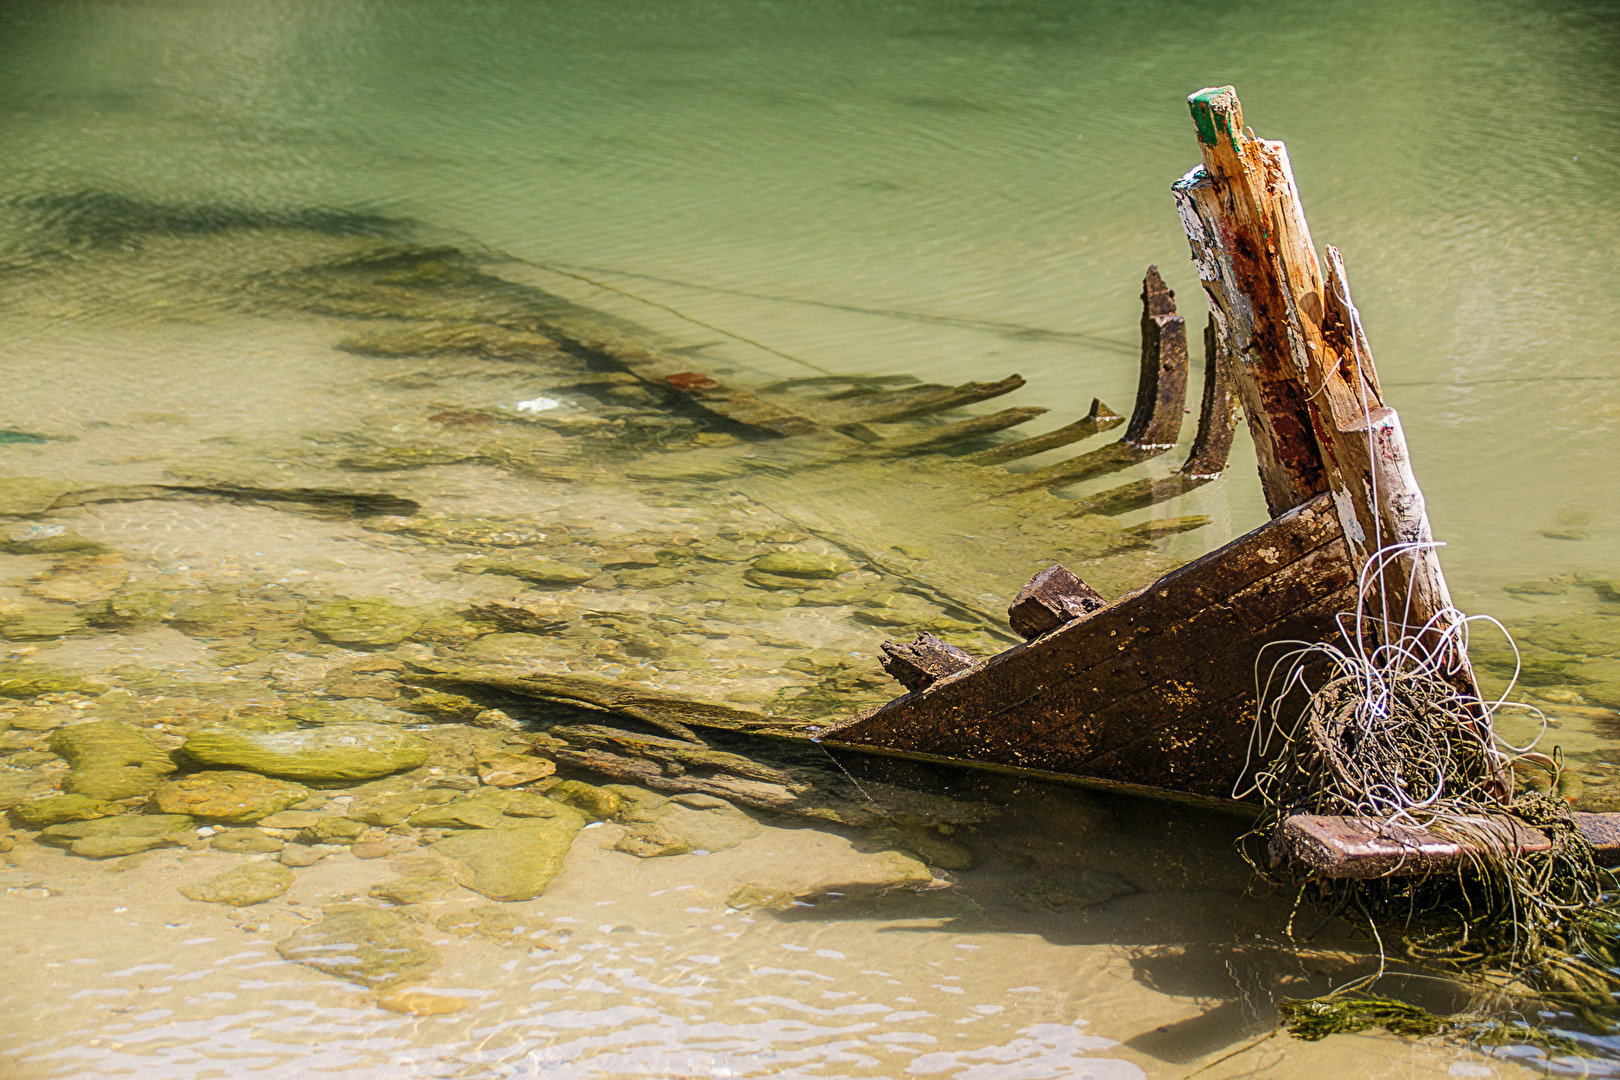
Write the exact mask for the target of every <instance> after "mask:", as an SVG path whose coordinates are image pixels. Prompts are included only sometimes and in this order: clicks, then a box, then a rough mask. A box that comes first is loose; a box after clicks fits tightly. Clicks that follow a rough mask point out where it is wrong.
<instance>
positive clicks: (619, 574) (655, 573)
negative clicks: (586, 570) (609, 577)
mask: <svg viewBox="0 0 1620 1080" xmlns="http://www.w3.org/2000/svg"><path fill="white" fill-rule="evenodd" d="M688 576H689V575H687V574H684V573H682V572H681V571H679V570H675V569H673V568H671V567H668V566H655V567H650V568H648V569H646V570H619V571H615V572H614V575H613V581H614V583H615V584H617V585H619V586H621V587H623V588H626V589H662V588H665V587H666V586H669V585H678V584H680V583H681V582H683V581H685V580H686V579H687V577H688Z"/></svg>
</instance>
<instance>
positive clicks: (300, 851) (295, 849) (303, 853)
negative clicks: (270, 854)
mask: <svg viewBox="0 0 1620 1080" xmlns="http://www.w3.org/2000/svg"><path fill="white" fill-rule="evenodd" d="M326 856H327V852H324V851H316V850H315V849H314V848H312V847H306V846H305V845H303V844H288V845H287V846H286V847H284V848H282V849H281V854H280V855H278V856H277V857H276V861H277V862H279V863H280V864H281V865H282V866H314V865H315V864H316V863H318V862H320V861H321V860H322V859H324V858H326Z"/></svg>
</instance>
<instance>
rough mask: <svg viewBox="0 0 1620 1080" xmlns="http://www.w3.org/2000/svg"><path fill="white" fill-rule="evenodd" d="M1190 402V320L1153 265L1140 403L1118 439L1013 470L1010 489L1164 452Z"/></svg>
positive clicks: (1147, 282)
mask: <svg viewBox="0 0 1620 1080" xmlns="http://www.w3.org/2000/svg"><path fill="white" fill-rule="evenodd" d="M1186 406H1187V324H1186V323H1185V322H1184V321H1183V320H1182V317H1181V316H1180V315H1177V314H1176V294H1175V293H1174V292H1173V291H1171V290H1170V288H1169V287H1168V286H1166V285H1165V283H1164V279H1163V278H1162V277H1160V276H1159V268H1158V267H1157V266H1150V267H1148V269H1147V275H1146V276H1145V277H1144V278H1143V279H1142V363H1141V370H1140V373H1139V375H1138V377H1137V382H1136V407H1135V408H1134V409H1133V410H1132V411H1131V420H1130V423H1129V425H1127V426H1126V428H1125V435H1124V437H1122V438H1121V439H1120V440H1119V441H1118V442H1116V443H1112V444H1110V445H1108V446H1105V447H1103V448H1102V449H1100V450H1093V451H1091V452H1090V453H1089V454H1081V455H1080V456H1079V457H1073V458H1069V459H1068V460H1067V461H1060V462H1057V463H1056V464H1054V465H1047V466H1045V467H1044V468H1040V469H1032V470H1031V471H1029V472H1024V473H1017V474H1015V475H1013V476H1012V477H1011V478H1010V479H1011V483H1010V485H1009V491H1013V492H1018V491H1033V490H1035V489H1036V488H1042V487H1063V486H1066V485H1069V484H1077V483H1079V482H1080V481H1082V480H1089V479H1091V478H1092V477H1096V476H1106V475H1107V474H1108V473H1111V472H1118V471H1120V470H1121V469H1128V468H1130V467H1131V466H1132V465H1136V464H1139V463H1141V462H1144V461H1146V460H1148V459H1149V458H1152V457H1157V456H1158V455H1160V454H1162V453H1164V452H1165V451H1167V450H1169V449H1171V448H1172V447H1174V446H1175V445H1176V440H1177V439H1178V438H1180V436H1181V420H1182V416H1183V415H1184V414H1185V412H1186Z"/></svg>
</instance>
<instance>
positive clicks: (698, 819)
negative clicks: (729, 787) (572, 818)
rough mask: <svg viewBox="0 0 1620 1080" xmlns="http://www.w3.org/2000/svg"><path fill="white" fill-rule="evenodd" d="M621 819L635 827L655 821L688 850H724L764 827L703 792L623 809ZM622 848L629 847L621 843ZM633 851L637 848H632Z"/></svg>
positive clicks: (633, 828)
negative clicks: (650, 804) (651, 804)
mask: <svg viewBox="0 0 1620 1080" xmlns="http://www.w3.org/2000/svg"><path fill="white" fill-rule="evenodd" d="M619 820H620V821H622V822H624V823H625V824H626V825H627V826H630V827H631V829H632V830H640V829H641V827H642V826H644V825H656V826H658V827H659V828H660V829H662V830H664V832H666V833H667V834H668V835H670V836H672V837H673V838H674V839H675V840H677V841H678V842H679V843H681V844H684V845H685V846H686V850H688V851H725V850H727V849H729V848H734V847H736V846H737V845H738V844H741V843H742V842H744V841H745V840H752V839H753V838H754V837H756V836H758V835H759V834H760V833H762V832H764V831H765V827H764V826H763V825H761V824H760V823H759V822H757V821H755V820H754V819H753V818H751V817H749V816H748V815H747V814H745V813H743V812H742V811H741V810H738V809H737V808H736V807H735V806H732V805H731V804H730V803H728V802H726V801H725V800H724V799H720V798H716V797H715V796H713V795H704V794H700V793H691V794H685V795H676V796H674V797H673V798H671V799H669V800H667V801H665V802H660V803H658V804H656V805H653V806H644V807H641V808H635V809H632V810H628V811H624V812H621V813H620V815H619ZM649 835H656V834H649ZM619 850H620V851H624V850H627V849H625V848H622V847H621V848H619ZM631 854H632V855H634V854H638V852H634V851H632V852H631ZM658 854H678V853H677V852H659V853H658Z"/></svg>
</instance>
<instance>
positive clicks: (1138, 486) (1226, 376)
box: [1069, 316, 1239, 517]
mask: <svg viewBox="0 0 1620 1080" xmlns="http://www.w3.org/2000/svg"><path fill="white" fill-rule="evenodd" d="M1238 411H1239V405H1238V399H1237V391H1236V389H1235V388H1234V386H1233V382H1232V370H1231V357H1230V356H1229V355H1228V352H1227V350H1226V348H1225V347H1224V345H1223V344H1222V342H1221V341H1220V338H1219V335H1218V334H1217V333H1216V330H1215V320H1214V317H1213V316H1211V318H1210V321H1209V324H1208V325H1206V326H1205V327H1204V390H1203V396H1202V398H1201V400H1200V402H1199V409H1198V435H1197V437H1196V438H1195V439H1194V440H1193V444H1192V449H1191V450H1189V451H1188V452H1187V460H1186V461H1185V462H1184V463H1183V464H1182V466H1181V468H1180V469H1177V470H1176V471H1175V472H1173V473H1171V474H1170V475H1169V476H1154V477H1147V478H1145V479H1142V480H1137V481H1134V482H1132V483H1129V484H1122V485H1120V486H1119V487H1117V488H1111V489H1109V490H1108V491H1104V492H1099V493H1098V494H1096V495H1090V496H1087V497H1086V498H1084V499H1077V500H1075V503H1074V506H1073V508H1072V509H1071V510H1070V511H1069V516H1070V517H1084V516H1085V515H1086V514H1106V515H1108V516H1109V517H1118V516H1120V515H1122V514H1128V513H1130V512H1132V511H1133V510H1143V509H1146V508H1147V507H1149V506H1155V505H1157V504H1159V503H1162V502H1167V501H1169V500H1170V499H1174V498H1176V497H1178V496H1181V495H1185V494H1187V493H1188V492H1189V491H1193V490H1195V489H1197V488H1200V487H1202V486H1204V485H1205V484H1207V483H1209V482H1210V481H1212V480H1218V479H1220V477H1221V474H1222V473H1223V472H1225V471H1226V463H1227V458H1228V457H1229V456H1230V455H1231V452H1232V436H1233V434H1234V432H1235V430H1236V428H1237V419H1238Z"/></svg>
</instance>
